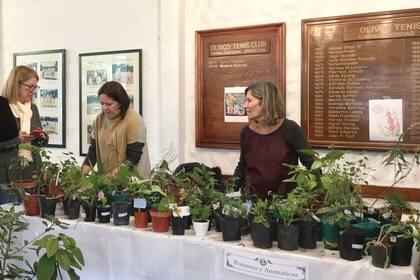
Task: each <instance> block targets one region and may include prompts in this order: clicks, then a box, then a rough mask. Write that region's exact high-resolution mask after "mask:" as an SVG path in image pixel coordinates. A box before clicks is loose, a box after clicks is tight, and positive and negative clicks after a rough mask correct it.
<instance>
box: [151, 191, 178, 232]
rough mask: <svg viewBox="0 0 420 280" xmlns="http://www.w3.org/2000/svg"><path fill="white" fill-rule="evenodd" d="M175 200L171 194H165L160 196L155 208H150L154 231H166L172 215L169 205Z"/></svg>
mask: <svg viewBox="0 0 420 280" xmlns="http://www.w3.org/2000/svg"><path fill="white" fill-rule="evenodd" d="M174 203H176V202H175V197H174V196H173V195H166V196H164V197H162V198H161V200H160V201H159V203H158V204H157V205H156V208H153V209H151V210H150V216H151V217H152V228H153V231H154V232H167V231H168V230H169V222H170V218H171V215H172V210H171V205H173V204H174Z"/></svg>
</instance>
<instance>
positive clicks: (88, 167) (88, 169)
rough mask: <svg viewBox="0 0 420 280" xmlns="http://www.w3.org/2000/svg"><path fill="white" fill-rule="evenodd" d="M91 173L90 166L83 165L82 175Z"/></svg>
mask: <svg viewBox="0 0 420 280" xmlns="http://www.w3.org/2000/svg"><path fill="white" fill-rule="evenodd" d="M89 172H90V166H89V165H83V166H82V173H83V174H85V175H86V174H88V173H89Z"/></svg>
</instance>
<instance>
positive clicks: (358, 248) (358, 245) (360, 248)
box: [351, 244, 363, 250]
mask: <svg viewBox="0 0 420 280" xmlns="http://www.w3.org/2000/svg"><path fill="white" fill-rule="evenodd" d="M351 248H353V249H357V250H362V249H363V244H351Z"/></svg>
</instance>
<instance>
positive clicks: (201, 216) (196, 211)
mask: <svg viewBox="0 0 420 280" xmlns="http://www.w3.org/2000/svg"><path fill="white" fill-rule="evenodd" d="M190 212H191V218H192V223H193V227H194V232H195V236H196V237H198V238H203V237H204V236H206V234H207V231H208V229H209V223H210V220H209V218H210V213H211V206H210V205H204V204H202V203H201V202H199V203H197V204H194V205H190Z"/></svg>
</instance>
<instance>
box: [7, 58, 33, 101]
mask: <svg viewBox="0 0 420 280" xmlns="http://www.w3.org/2000/svg"><path fill="white" fill-rule="evenodd" d="M31 78H35V79H36V80H37V81H39V77H38V74H37V73H36V72H35V71H34V70H33V69H32V68H29V67H27V66H23V65H21V66H16V67H15V68H13V69H12V71H10V74H9V77H8V78H7V81H6V85H5V86H4V87H3V90H2V92H1V95H2V96H4V97H6V98H7V99H8V100H9V103H10V104H15V103H17V102H18V100H19V86H20V84H21V83H23V82H25V81H27V80H29V79H31Z"/></svg>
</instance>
